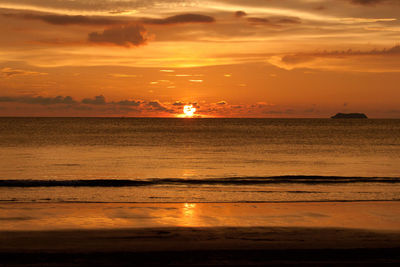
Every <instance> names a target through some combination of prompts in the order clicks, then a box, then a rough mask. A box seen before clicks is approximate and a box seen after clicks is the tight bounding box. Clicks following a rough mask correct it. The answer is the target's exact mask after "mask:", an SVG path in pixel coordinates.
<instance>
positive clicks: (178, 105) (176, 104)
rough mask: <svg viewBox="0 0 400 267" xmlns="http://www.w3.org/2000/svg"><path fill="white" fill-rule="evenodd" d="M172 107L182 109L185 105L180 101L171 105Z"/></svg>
mask: <svg viewBox="0 0 400 267" xmlns="http://www.w3.org/2000/svg"><path fill="white" fill-rule="evenodd" d="M172 105H173V106H177V107H182V106H184V105H185V103H183V102H181V101H175V103H173V104H172Z"/></svg>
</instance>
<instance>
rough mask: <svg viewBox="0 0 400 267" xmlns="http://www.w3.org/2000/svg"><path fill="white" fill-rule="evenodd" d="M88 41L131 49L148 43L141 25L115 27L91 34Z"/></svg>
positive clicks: (145, 31)
mask: <svg viewBox="0 0 400 267" xmlns="http://www.w3.org/2000/svg"><path fill="white" fill-rule="evenodd" d="M88 41H89V42H91V43H97V44H113V45H118V46H125V47H132V46H140V45H145V44H146V43H147V41H148V37H147V30H146V29H145V28H144V27H143V25H139V24H134V25H129V26H117V27H112V28H109V29H105V30H104V31H103V32H92V33H89V35H88Z"/></svg>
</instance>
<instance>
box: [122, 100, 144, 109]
mask: <svg viewBox="0 0 400 267" xmlns="http://www.w3.org/2000/svg"><path fill="white" fill-rule="evenodd" d="M116 103H117V104H119V105H121V106H132V107H138V106H140V105H141V104H142V103H143V102H142V101H137V100H121V101H119V102H116Z"/></svg>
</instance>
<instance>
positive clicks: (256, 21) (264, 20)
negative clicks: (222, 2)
mask: <svg viewBox="0 0 400 267" xmlns="http://www.w3.org/2000/svg"><path fill="white" fill-rule="evenodd" d="M247 21H248V22H250V23H254V24H270V23H271V21H270V20H269V19H267V18H254V17H252V18H247Z"/></svg>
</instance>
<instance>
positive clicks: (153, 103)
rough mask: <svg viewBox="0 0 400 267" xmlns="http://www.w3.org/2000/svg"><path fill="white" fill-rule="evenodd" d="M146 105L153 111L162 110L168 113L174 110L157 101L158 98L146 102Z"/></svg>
mask: <svg viewBox="0 0 400 267" xmlns="http://www.w3.org/2000/svg"><path fill="white" fill-rule="evenodd" d="M146 106H147V107H149V108H150V109H151V110H155V111H163V112H169V113H172V112H174V111H173V110H172V109H169V108H167V107H166V106H165V105H163V104H162V103H160V101H158V100H154V101H149V102H147V103H146Z"/></svg>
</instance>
